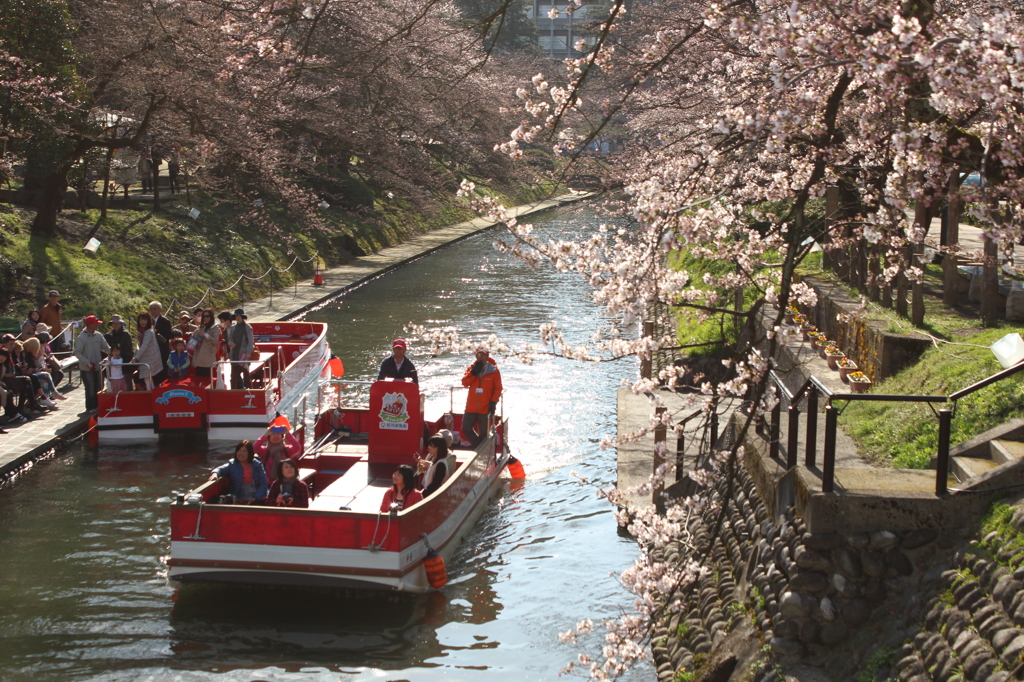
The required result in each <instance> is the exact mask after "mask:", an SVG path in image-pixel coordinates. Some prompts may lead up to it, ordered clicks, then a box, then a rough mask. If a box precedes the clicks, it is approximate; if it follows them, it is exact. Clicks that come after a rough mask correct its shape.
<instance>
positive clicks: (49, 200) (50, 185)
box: [31, 171, 68, 237]
mask: <svg viewBox="0 0 1024 682" xmlns="http://www.w3.org/2000/svg"><path fill="white" fill-rule="evenodd" d="M67 188H68V176H67V172H66V171H65V172H56V173H52V174H51V175H48V176H46V177H45V178H44V179H43V182H42V184H41V185H40V187H39V191H38V193H37V197H38V196H39V195H41V196H42V200H41V201H40V202H38V203H39V211H38V212H37V213H36V218H35V220H33V221H32V230H31V233H32V236H34V237H54V236H56V235H57V212H58V211H60V210H61V209H62V208H63V207H64V192H66V191H67Z"/></svg>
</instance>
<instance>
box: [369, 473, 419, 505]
mask: <svg viewBox="0 0 1024 682" xmlns="http://www.w3.org/2000/svg"><path fill="white" fill-rule="evenodd" d="M415 480H416V472H415V471H413V469H412V467H411V466H409V465H408V464H402V465H400V466H399V467H398V468H397V469H395V473H393V474H391V487H390V488H388V489H387V492H385V493H384V500H383V501H382V502H381V503H380V510H381V511H382V512H388V511H391V508H392V507H394V509H395V511H396V512H400V511H402V510H403V509H408V508H409V507H411V506H413V505H414V504H416V503H417V502H419V501H420V500H422V499H423V493H421V492H420V491H419V490H416V487H415Z"/></svg>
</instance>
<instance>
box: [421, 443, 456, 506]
mask: <svg viewBox="0 0 1024 682" xmlns="http://www.w3.org/2000/svg"><path fill="white" fill-rule="evenodd" d="M449 463H450V461H449V459H448V443H446V442H445V439H444V436H441V435H436V434H435V435H433V436H431V437H430V440H429V441H427V457H426V459H420V460H417V461H416V468H417V472H418V473H420V474H422V475H423V478H421V479H420V482H421V484H422V485H423V497H429V496H430V495H432V494H434V493H435V492H437V489H438V488H440V487H441V485H442V484H443V483H444V482H445V480H446V479H447V478H448V476H449V475H450V474H451V471H449V468H448V465H449Z"/></svg>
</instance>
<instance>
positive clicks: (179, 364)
mask: <svg viewBox="0 0 1024 682" xmlns="http://www.w3.org/2000/svg"><path fill="white" fill-rule="evenodd" d="M173 348H174V350H172V351H171V354H170V355H168V356H167V376H168V377H170V378H171V379H184V378H185V377H187V376H188V367H189V365H190V364H191V360H189V357H188V351H186V350H185V339H183V338H181V337H180V336H179V337H178V338H176V339H174V345H173Z"/></svg>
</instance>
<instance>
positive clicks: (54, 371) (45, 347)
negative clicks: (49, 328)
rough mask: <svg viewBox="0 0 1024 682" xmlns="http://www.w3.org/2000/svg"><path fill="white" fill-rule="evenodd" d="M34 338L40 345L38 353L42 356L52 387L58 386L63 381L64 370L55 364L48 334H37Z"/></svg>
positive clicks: (57, 363)
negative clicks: (51, 380) (51, 379)
mask: <svg viewBox="0 0 1024 682" xmlns="http://www.w3.org/2000/svg"><path fill="white" fill-rule="evenodd" d="M36 338H37V339H39V343H41V344H42V348H41V349H40V352H41V353H42V355H43V362H44V363H45V365H46V367H47V370H46V371H47V372H49V373H50V376H51V377H52V378H53V385H54V386H60V382H62V381H63V380H64V370H62V369H61V367H60V363H59V362H57V358H55V357H53V349H52V348H50V341H51V340H52V339H51V337H50V332H39V333H38V334H36Z"/></svg>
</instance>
